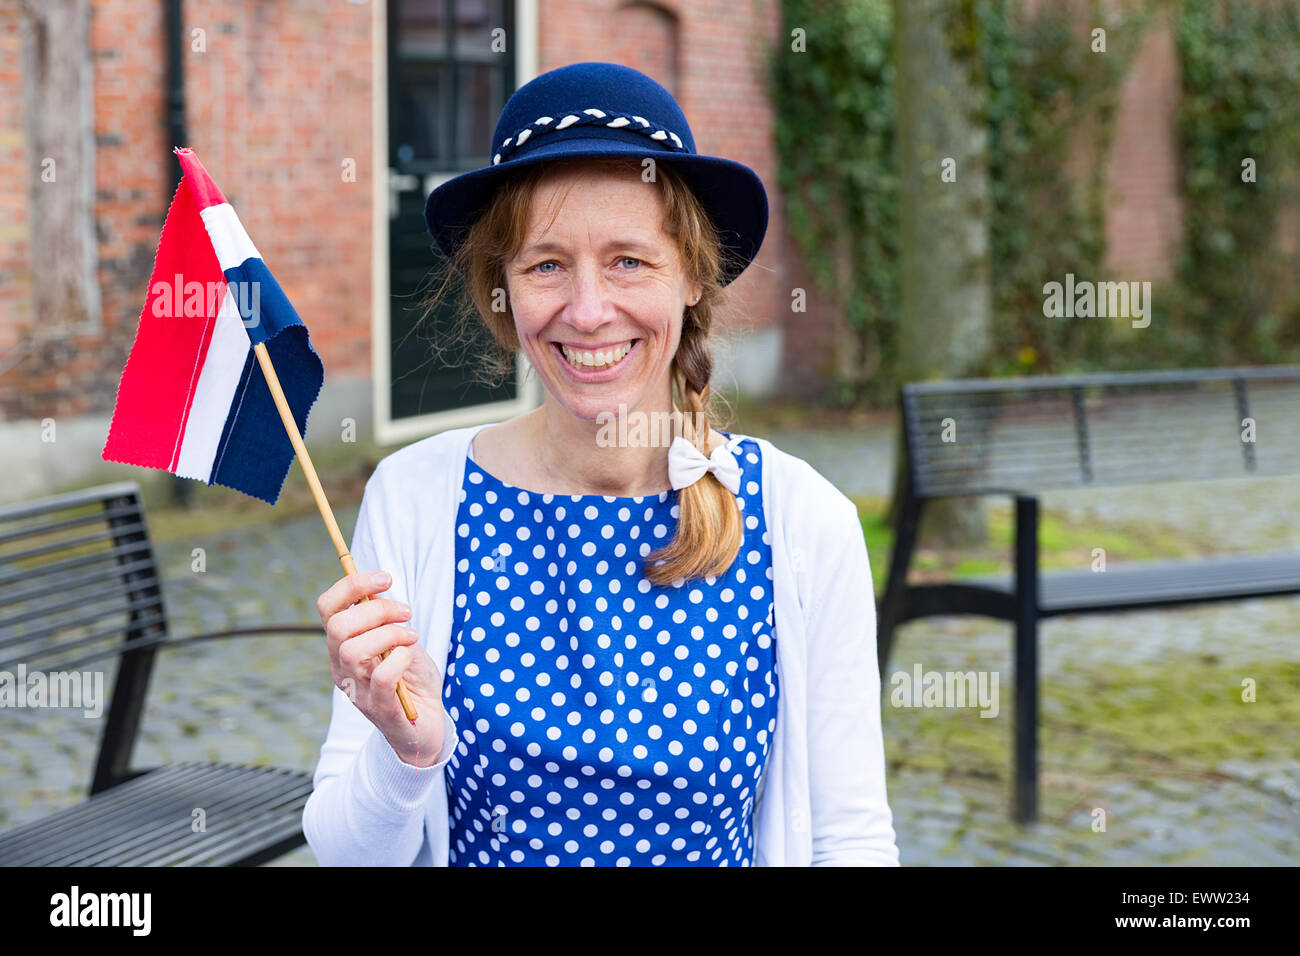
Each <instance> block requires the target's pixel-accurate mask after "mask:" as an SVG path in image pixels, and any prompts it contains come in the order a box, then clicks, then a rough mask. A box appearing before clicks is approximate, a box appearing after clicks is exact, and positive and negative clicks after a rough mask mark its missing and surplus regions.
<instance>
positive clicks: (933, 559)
mask: <svg viewBox="0 0 1300 956" xmlns="http://www.w3.org/2000/svg"><path fill="white" fill-rule="evenodd" d="M853 503H854V504H855V505H857V508H858V520H859V521H860V522H861V524H862V534H863V537H864V538H865V539H866V542H867V554H868V555H869V556H870V558H871V570H872V578H873V581H874V584H875V590H876V594H877V596H879V595H881V594H883V593H884V590H885V582H886V579H887V577H888V570H889V558H890V553H891V552H892V550H893V546H894V531H893V529H892V528H891V527H889V525H888V524H887V523H886V521H885V518H886V515H887V513H888V507H889V502H888V500H887V499H885V498H881V497H876V496H871V495H857V496H854V497H853ZM1014 540H1015V516H1014V514H1013V513H1012V510H1011V508H1009V507H1007V508H1001V507H994V508H990V509H989V511H988V541H987V542H986V543H985V544H984V545H982V546H979V547H973V548H960V549H957V548H934V547H927V548H917V550H916V553H915V555H914V556H913V558H912V572H913V578H914V579H915V580H944V579H947V578H953V577H961V576H964V575H980V574H997V573H1010V572H1011V569H1012V559H1011V556H1012V547H1013V543H1014ZM1038 542H1039V563H1040V567H1042V568H1043V569H1044V570H1049V569H1053V568H1062V569H1063V568H1074V569H1079V570H1082V569H1086V568H1089V567H1091V565H1092V560H1093V549H1094V548H1102V549H1104V551H1105V555H1106V562H1107V565H1108V566H1109V564H1110V563H1111V562H1116V561H1118V562H1123V561H1142V560H1149V559H1154V558H1178V557H1185V556H1189V555H1195V554H1199V553H1201V549H1200V547H1199V546H1198V542H1197V541H1196V540H1195V539H1194V538H1192V537H1191V536H1190V535H1188V534H1186V533H1184V532H1183V531H1181V530H1180V529H1178V528H1173V527H1168V526H1165V525H1161V524H1158V523H1156V522H1129V523H1120V524H1111V525H1107V526H1104V527H1098V526H1097V525H1096V524H1094V523H1090V522H1083V521H1069V520H1067V519H1065V518H1064V517H1061V516H1059V515H1053V514H1049V513H1046V512H1043V511H1041V510H1040V512H1039V523H1038Z"/></svg>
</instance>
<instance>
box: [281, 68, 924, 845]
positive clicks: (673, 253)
mask: <svg viewBox="0 0 1300 956" xmlns="http://www.w3.org/2000/svg"><path fill="white" fill-rule="evenodd" d="M493 149H494V152H493V162H492V164H491V165H490V166H488V167H485V168H484V169H480V170H475V171H473V172H470V173H466V174H465V175H463V176H460V177H458V178H456V179H454V180H452V181H450V182H448V183H445V184H444V185H442V186H441V187H439V188H438V189H437V190H435V191H434V192H433V193H432V194H431V195H430V197H429V200H428V203H427V206H426V213H425V214H426V219H427V221H428V225H429V229H430V233H431V234H432V235H433V236H434V238H435V239H436V240H437V242H438V244H439V245H440V247H441V248H442V249H443V251H444V252H446V253H447V255H448V256H449V257H450V259H451V261H452V263H453V264H454V265H455V267H456V269H457V271H458V272H460V273H461V274H462V275H464V277H465V278H466V280H467V283H468V288H469V294H470V297H471V298H472V300H473V303H474V305H475V308H476V311H477V312H478V314H479V316H480V317H481V318H482V320H483V321H484V322H485V323H486V324H487V326H488V328H489V330H490V331H491V333H492V335H493V338H494V339H495V341H496V343H497V345H498V346H499V347H500V348H501V349H502V350H503V351H504V352H505V353H506V354H512V353H515V352H516V351H521V352H522V353H523V354H524V355H525V356H526V357H527V359H528V362H529V364H530V366H531V368H532V369H533V371H534V372H535V373H536V374H537V376H538V378H539V379H540V380H541V383H542V385H543V386H544V387H545V401H544V402H543V404H542V406H541V407H540V408H538V409H536V410H534V411H532V412H529V413H527V414H524V415H521V416H519V417H517V418H514V419H512V420H510V421H506V422H502V423H499V424H495V425H490V426H486V427H476V428H466V429H458V430H455V431H450V432H445V433H443V434H440V435H435V436H433V437H431V438H427V439H424V440H423V441H419V442H416V443H414V444H412V445H409V446H407V447H406V448H403V449H402V450H400V451H398V452H396V453H394V454H392V455H389V456H388V457H387V458H385V459H384V460H383V461H382V462H380V464H379V467H378V468H377V469H376V471H375V473H374V475H373V476H372V477H371V479H370V481H369V483H368V484H367V486H366V491H365V495H364V498H363V501H362V506H361V512H360V515H359V516H358V520H357V527H356V531H355V535H354V539H353V544H352V554H353V557H354V559H355V561H356V564H357V567H358V568H359V569H360V571H361V572H362V573H358V574H357V575H353V576H348V577H344V578H343V579H341V580H339V581H338V582H336V583H335V584H334V585H333V586H332V587H330V588H329V589H328V590H327V591H326V592H325V593H323V594H322V595H321V596H320V598H319V600H318V609H319V611H320V615H321V621H322V623H323V624H324V625H325V628H326V633H327V637H328V645H329V651H330V660H331V664H332V666H333V673H334V681H335V685H336V692H335V694H334V704H333V707H334V710H333V718H332V720H331V723H330V728H329V733H328V736H327V738H326V740H325V743H324V745H323V747H322V749H321V759H320V763H319V766H318V768H317V770H316V775H315V789H314V792H313V793H312V795H311V798H310V800H309V801H308V804H307V807H306V810H305V812H304V816H303V830H304V833H305V834H306V837H307V841H308V843H309V844H310V845H311V847H312V849H313V850H314V851H315V853H316V856H317V858H318V860H319V861H320V862H321V863H322V864H325V865H335V864H362V865H367V864H368V865H453V866H479V865H489V866H498V865H499V866H508V865H516V864H518V865H538V866H541V865H551V866H555V865H598V866H606V865H608V866H613V865H623V866H626V865H652V866H653V865H669V866H673V865H702V866H729V865H730V866H746V865H809V864H880V865H897V863H898V850H897V847H896V846H895V842H894V832H893V828H892V817H891V814H890V810H889V806H888V803H887V800H886V791H885V780H884V748H883V743H882V739H881V727H880V710H879V707H880V682H879V677H878V673H877V669H876V666H877V665H876V653H875V605H874V601H873V598H872V594H873V591H872V584H871V571H870V568H869V566H868V562H867V552H866V547H865V544H864V542H863V537H862V532H861V528H860V525H859V524H858V519H857V513H856V510H855V508H854V506H853V505H852V503H851V502H849V501H848V499H847V498H845V497H844V496H843V495H842V494H840V493H839V492H838V491H837V490H836V489H835V488H834V487H832V486H831V485H830V484H829V483H828V482H827V481H826V480H825V479H824V478H822V477H821V476H820V475H818V474H817V473H816V472H815V471H813V469H812V468H811V467H809V466H808V465H807V464H806V463H804V462H802V461H800V460H798V459H796V458H793V457H791V456H789V455H786V454H784V453H782V452H780V451H778V450H777V449H775V448H773V447H772V446H771V445H770V444H769V443H767V442H765V441H763V440H761V439H754V438H748V437H746V436H742V435H727V434H725V433H721V432H719V431H718V430H717V429H715V428H713V427H712V426H711V425H710V422H709V410H708V403H709V378H710V374H711V370H712V360H711V355H710V350H709V330H710V325H711V320H712V316H713V314H714V313H715V310H716V309H717V308H718V307H719V306H720V305H721V303H722V301H723V296H724V287H725V286H726V285H727V284H729V283H730V282H731V281H732V280H733V279H734V278H735V277H736V276H737V275H739V274H740V272H741V271H742V270H743V269H744V268H745V267H746V266H747V265H748V264H749V262H750V261H751V260H752V259H753V257H754V256H755V255H756V253H757V251H758V248H759V246H760V245H761V243H762V239H763V235H764V233H765V231H766V227H767V200H766V194H765V193H764V191H763V186H762V183H761V181H760V180H759V178H758V176H757V175H756V174H755V173H754V172H753V171H752V170H750V169H748V168H747V167H745V166H743V165H741V164H739V163H735V162H732V161H730V160H725V159H720V158H714V157H705V156H699V155H698V154H697V153H696V152H695V145H694V141H693V139H692V137H691V133H690V129H689V127H688V126H687V124H686V120H685V117H684V116H683V115H682V112H681V109H680V108H679V107H678V105H677V103H676V102H675V101H674V100H673V98H672V97H671V96H670V95H669V94H668V92H667V91H666V90H664V89H663V87H661V86H659V84H657V83H655V82H654V81H653V80H651V79H650V78H649V77H647V76H645V75H643V74H641V73H638V72H637V71H635V70H631V69H628V68H626V67H621V66H616V65H614V64H608V63H579V64H575V65H572V66H568V67H564V68H562V69H559V70H555V71H552V72H551V73H547V74H544V75H543V76H540V77H538V78H537V79H535V80H533V81H532V82H530V83H529V84H527V85H526V86H524V87H522V88H521V89H520V90H518V91H517V92H516V93H515V94H514V96H513V97H511V99H510V101H509V102H508V103H507V104H506V107H505V109H504V110H503V112H502V115H501V118H500V121H499V122H498V124H497V130H496V135H495V137H494V140H493ZM723 239H725V240H726V242H725V243H724V242H723V241H722V240H723ZM618 420H621V424H619V425H617V426H615V425H614V422H615V421H618ZM663 421H670V422H672V427H673V434H672V435H671V443H669V442H668V441H667V438H666V437H664V438H662V439H661V440H657V439H656V436H657V435H662V432H660V431H658V430H656V429H655V428H653V427H648V426H653V423H655V422H663ZM370 571H376V572H379V573H378V574H377V575H376V576H375V578H374V579H373V580H372V579H371V577H370V576H369V575H368V574H366V573H365V572H370ZM380 595H384V596H383V597H380ZM365 596H371V597H372V600H369V601H365V602H362V601H361V599H362V598H363V597H365ZM358 602H360V603H358ZM390 651H391V653H389V654H388V656H387V657H386V658H384V657H383V656H382V655H384V654H385V653H386V652H390ZM399 679H400V680H401V681H402V683H403V684H404V686H405V688H406V690H407V692H409V694H410V696H411V699H412V701H413V703H414V705H415V708H416V710H417V712H418V714H419V718H418V720H417V721H415V723H414V725H412V723H411V722H409V721H408V720H407V719H406V718H405V716H404V715H403V711H402V707H401V705H400V703H399V701H398V698H397V696H396V690H397V686H398V681H399Z"/></svg>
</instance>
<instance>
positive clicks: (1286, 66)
mask: <svg viewBox="0 0 1300 956" xmlns="http://www.w3.org/2000/svg"><path fill="white" fill-rule="evenodd" d="M1178 10H1179V18H1178V30H1177V40H1178V54H1179V60H1180V63H1181V67H1182V97H1181V103H1180V107H1179V112H1178V135H1179V148H1180V152H1181V155H1182V166H1183V170H1182V197H1183V204H1184V222H1183V229H1184V243H1183V253H1182V257H1181V260H1180V263H1179V271H1178V281H1177V283H1176V284H1175V285H1174V287H1173V288H1171V289H1170V290H1169V292H1170V294H1171V297H1172V299H1173V309H1172V316H1171V326H1170V328H1169V329H1168V330H1167V331H1166V332H1165V333H1164V334H1163V335H1162V336H1161V339H1160V340H1159V341H1158V343H1157V344H1158V345H1159V346H1161V351H1160V354H1159V355H1158V356H1157V357H1158V358H1161V359H1164V360H1166V361H1171V362H1174V363H1177V364H1192V365H1200V364H1207V365H1211V364H1213V365H1219V364H1237V363H1241V364H1256V363H1262V364H1271V363H1276V362H1290V361H1300V289H1298V288H1297V285H1298V282H1297V277H1298V276H1300V250H1297V248H1296V247H1297V245H1300V221H1298V220H1297V213H1300V2H1297V0H1286V2H1277V0H1272V2H1251V3H1222V2H1212V0H1184V2H1183V3H1181V4H1179V5H1178ZM1288 217H1289V221H1288ZM1287 232H1289V235H1287V234H1286V233H1287Z"/></svg>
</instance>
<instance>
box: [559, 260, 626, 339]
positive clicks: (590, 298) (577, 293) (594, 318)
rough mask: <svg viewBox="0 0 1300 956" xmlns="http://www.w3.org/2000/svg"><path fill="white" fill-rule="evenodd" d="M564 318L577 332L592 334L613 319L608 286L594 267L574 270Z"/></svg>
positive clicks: (583, 266)
mask: <svg viewBox="0 0 1300 956" xmlns="http://www.w3.org/2000/svg"><path fill="white" fill-rule="evenodd" d="M569 290H570V291H569V301H568V304H567V305H566V306H565V309H564V318H565V319H566V320H567V321H568V323H569V324H570V325H571V326H573V327H574V328H575V329H576V330H578V331H579V332H594V331H596V330H597V329H599V328H600V327H601V326H602V325H604V324H606V323H607V322H609V321H611V320H612V319H613V317H614V304H613V301H612V300H611V298H610V290H609V286H608V285H607V284H606V282H605V280H604V278H603V277H602V276H601V274H600V270H599V269H597V268H596V267H594V266H591V265H588V264H583V265H580V266H578V267H577V268H575V270H574V276H573V281H572V282H571V284H570V286H569Z"/></svg>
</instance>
